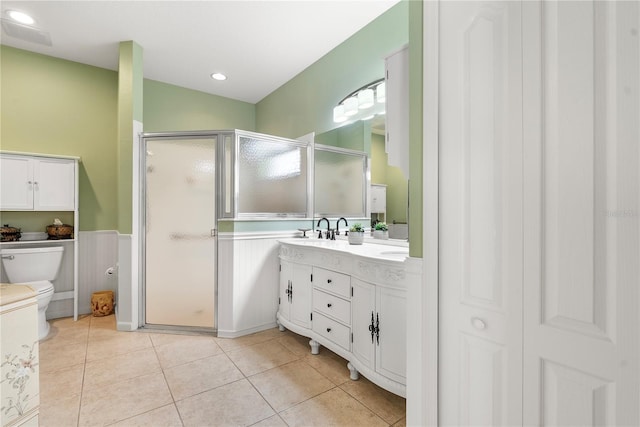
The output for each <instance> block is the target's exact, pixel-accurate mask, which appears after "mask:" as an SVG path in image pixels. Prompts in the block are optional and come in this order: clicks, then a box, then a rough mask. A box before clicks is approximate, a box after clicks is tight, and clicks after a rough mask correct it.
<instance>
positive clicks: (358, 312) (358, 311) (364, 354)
mask: <svg viewBox="0 0 640 427" xmlns="http://www.w3.org/2000/svg"><path fill="white" fill-rule="evenodd" d="M351 286H352V288H353V297H352V298H351V332H353V345H352V352H353V355H354V356H355V357H356V358H357V359H358V360H359V361H360V363H362V364H363V365H365V366H366V367H367V368H369V369H371V370H374V369H375V356H376V353H375V342H376V341H375V340H376V336H375V335H376V334H375V330H374V328H375V316H376V314H375V310H376V287H375V286H374V285H372V284H370V283H366V282H363V281H362V280H358V279H356V278H354V277H352V278H351Z"/></svg>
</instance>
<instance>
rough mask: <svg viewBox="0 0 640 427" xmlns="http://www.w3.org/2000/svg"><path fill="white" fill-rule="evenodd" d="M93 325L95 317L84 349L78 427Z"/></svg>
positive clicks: (90, 321) (88, 330)
mask: <svg viewBox="0 0 640 427" xmlns="http://www.w3.org/2000/svg"><path fill="white" fill-rule="evenodd" d="M91 323H93V317H92V318H90V319H89V327H88V328H87V337H86V339H85V343H84V345H85V347H84V362H83V364H82V382H81V383H80V400H79V401H78V414H77V416H76V426H78V427H80V413H81V412H82V397H83V396H84V377H85V375H86V373H87V355H88V354H89V335H90V334H91Z"/></svg>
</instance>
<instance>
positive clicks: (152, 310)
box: [144, 137, 216, 328]
mask: <svg viewBox="0 0 640 427" xmlns="http://www.w3.org/2000/svg"><path fill="white" fill-rule="evenodd" d="M145 148H146V180H145V203H146V206H145V212H146V214H145V251H144V253H145V263H144V264H145V267H144V268H145V287H144V288H145V298H144V300H145V303H144V304H145V306H144V308H145V323H146V324H147V325H169V326H183V327H197V328H215V327H216V324H215V321H216V315H215V307H216V301H215V297H216V293H215V288H216V287H215V281H216V280H215V279H216V237H215V236H216V230H215V227H216V209H215V208H216V205H215V203H216V202H215V201H216V193H215V188H216V185H215V175H216V174H215V148H216V138H215V137H207V138H191V139H180V138H177V137H176V138H172V139H168V138H158V139H145Z"/></svg>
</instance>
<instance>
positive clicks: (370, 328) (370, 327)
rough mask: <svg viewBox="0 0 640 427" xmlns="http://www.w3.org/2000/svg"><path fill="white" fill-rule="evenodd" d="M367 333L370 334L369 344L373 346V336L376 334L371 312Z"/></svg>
mask: <svg viewBox="0 0 640 427" xmlns="http://www.w3.org/2000/svg"><path fill="white" fill-rule="evenodd" d="M369 332H371V344H373V336H374V335H375V333H376V327H375V325H374V323H373V311H372V312H371V323H370V324H369Z"/></svg>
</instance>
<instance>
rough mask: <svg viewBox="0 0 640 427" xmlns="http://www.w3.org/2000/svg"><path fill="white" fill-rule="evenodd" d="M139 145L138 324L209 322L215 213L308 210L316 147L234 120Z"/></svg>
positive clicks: (154, 136)
mask: <svg viewBox="0 0 640 427" xmlns="http://www.w3.org/2000/svg"><path fill="white" fill-rule="evenodd" d="M140 147H141V150H142V151H141V156H140V158H141V162H142V163H141V165H140V166H141V167H140V170H141V176H140V178H141V182H142V192H141V193H142V194H141V196H142V199H141V206H142V207H143V208H142V212H141V218H140V220H141V221H140V222H141V224H142V230H141V233H140V234H141V236H143V239H142V245H141V246H142V249H141V266H142V268H141V283H142V291H141V306H140V313H141V318H140V324H141V325H143V326H144V327H151V328H153V327H160V328H180V329H204V330H208V331H209V330H210V331H214V332H215V331H217V328H218V325H217V318H218V312H217V303H218V301H217V300H218V298H217V269H218V266H217V253H216V252H217V221H218V219H224V220H231V221H233V220H237V219H240V218H241V219H248V220H262V219H269V218H279V219H281V218H307V217H309V216H310V215H311V212H313V210H312V200H313V199H312V194H313V188H312V183H313V180H312V177H313V173H312V166H311V165H313V150H312V149H310V147H309V144H308V143H306V142H300V141H296V140H291V139H287V138H279V137H275V136H270V135H264V134H257V133H253V132H247V131H240V130H224V131H216V130H212V131H199V132H165V133H145V134H143V135H142V137H141V145H140ZM224 267H225V266H222V267H221V268H224ZM224 285H225V286H233V284H231V283H225V284H224Z"/></svg>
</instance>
